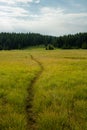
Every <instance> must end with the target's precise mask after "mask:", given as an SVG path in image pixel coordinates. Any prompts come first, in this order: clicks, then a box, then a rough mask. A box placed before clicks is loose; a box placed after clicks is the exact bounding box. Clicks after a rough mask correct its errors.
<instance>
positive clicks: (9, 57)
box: [0, 51, 39, 130]
mask: <svg viewBox="0 0 87 130" xmlns="http://www.w3.org/2000/svg"><path fill="white" fill-rule="evenodd" d="M38 70H39V68H38V65H37V64H36V63H35V62H34V61H32V60H31V58H30V55H29V53H28V52H25V51H24V52H22V51H6V52H5V51H2V52H0V130H25V129H26V111H25V106H26V104H25V103H26V98H27V94H28V93H27V88H28V87H29V83H30V81H31V80H32V78H34V76H35V74H36V73H37V72H38Z"/></svg>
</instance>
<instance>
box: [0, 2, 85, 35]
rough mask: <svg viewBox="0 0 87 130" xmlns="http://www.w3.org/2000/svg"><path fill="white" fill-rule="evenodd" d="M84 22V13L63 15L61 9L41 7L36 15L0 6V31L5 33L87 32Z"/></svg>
mask: <svg viewBox="0 0 87 130" xmlns="http://www.w3.org/2000/svg"><path fill="white" fill-rule="evenodd" d="M26 1H28V0H26ZM38 2H39V1H38ZM86 21H87V13H86V12H83V13H65V10H64V9H62V8H55V7H42V8H40V9H39V14H37V13H32V12H31V11H30V10H27V9H24V8H22V7H11V6H0V30H1V31H6V32H7V31H8V32H36V33H37V32H38V33H42V34H49V35H63V34H68V33H77V32H84V31H87V22H86Z"/></svg>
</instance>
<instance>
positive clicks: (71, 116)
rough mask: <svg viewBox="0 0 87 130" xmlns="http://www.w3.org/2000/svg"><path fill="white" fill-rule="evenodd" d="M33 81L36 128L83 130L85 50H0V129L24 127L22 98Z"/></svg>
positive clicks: (86, 122) (86, 120)
mask: <svg viewBox="0 0 87 130" xmlns="http://www.w3.org/2000/svg"><path fill="white" fill-rule="evenodd" d="M30 54H31V55H33V57H34V58H36V59H37V60H38V61H40V63H41V64H42V65H43V68H44V69H43V72H42V74H41V75H40V77H39V78H38V79H37V81H36V82H35V84H34V88H33V90H34V99H33V108H32V109H33V111H34V112H35V113H36V124H35V125H37V128H38V130H87V51H86V50H53V51H46V50H45V49H43V48H41V49H34V48H33V49H29V50H23V51H1V52H0V130H25V129H26V111H25V105H26V103H25V102H26V98H27V87H29V83H30V81H31V80H32V79H33V78H34V76H35V75H36V74H37V73H38V72H39V70H40V68H39V66H38V64H37V63H36V62H34V61H32V59H31V58H30Z"/></svg>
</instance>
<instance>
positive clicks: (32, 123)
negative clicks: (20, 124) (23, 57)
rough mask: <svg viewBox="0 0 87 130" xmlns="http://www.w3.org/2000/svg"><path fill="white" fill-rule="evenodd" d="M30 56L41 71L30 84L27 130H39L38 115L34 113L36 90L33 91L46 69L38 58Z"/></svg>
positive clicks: (27, 105)
mask: <svg viewBox="0 0 87 130" xmlns="http://www.w3.org/2000/svg"><path fill="white" fill-rule="evenodd" d="M30 56H31V59H32V60H33V61H35V62H36V63H37V64H38V65H39V67H40V71H39V72H38V73H37V74H36V76H35V77H34V78H33V79H32V80H31V83H30V85H29V87H28V90H27V91H28V96H27V100H26V114H27V128H26V129H27V130H37V126H36V114H35V113H34V111H33V99H34V90H33V89H34V85H35V83H36V82H37V80H38V79H39V77H40V75H41V74H42V72H43V70H44V68H43V65H42V64H41V63H40V62H39V61H38V60H37V59H36V58H34V57H33V56H32V55H30Z"/></svg>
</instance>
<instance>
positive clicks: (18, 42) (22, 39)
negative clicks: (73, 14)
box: [0, 32, 87, 50]
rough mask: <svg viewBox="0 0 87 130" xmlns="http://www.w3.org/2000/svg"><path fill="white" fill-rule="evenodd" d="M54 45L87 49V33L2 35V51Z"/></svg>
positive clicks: (0, 34)
mask: <svg viewBox="0 0 87 130" xmlns="http://www.w3.org/2000/svg"><path fill="white" fill-rule="evenodd" d="M49 44H50V45H53V46H54V47H56V48H62V49H79V48H82V49H87V33H86V32H85V33H77V34H69V35H64V36H58V37H57V36H48V35H41V34H38V33H3V32H2V33H0V50H13V49H24V48H27V47H31V46H38V45H44V46H45V47H46V46H47V45H49Z"/></svg>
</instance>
